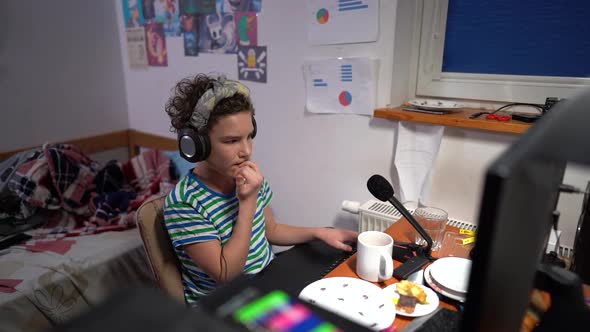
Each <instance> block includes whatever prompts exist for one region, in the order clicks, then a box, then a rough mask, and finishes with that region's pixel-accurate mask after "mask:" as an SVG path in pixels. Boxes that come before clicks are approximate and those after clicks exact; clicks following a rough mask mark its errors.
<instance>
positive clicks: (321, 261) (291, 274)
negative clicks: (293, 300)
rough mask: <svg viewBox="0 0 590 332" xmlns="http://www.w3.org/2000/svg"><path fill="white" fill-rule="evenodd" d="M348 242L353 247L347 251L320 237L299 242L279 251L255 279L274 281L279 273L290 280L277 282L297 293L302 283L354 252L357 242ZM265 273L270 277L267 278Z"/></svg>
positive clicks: (275, 281)
mask: <svg viewBox="0 0 590 332" xmlns="http://www.w3.org/2000/svg"><path fill="white" fill-rule="evenodd" d="M351 245H352V248H353V250H352V251H351V252H346V251H342V250H338V249H335V248H333V247H330V246H329V245H327V244H326V243H324V242H323V241H320V240H313V241H310V242H308V243H304V244H299V245H297V246H295V247H294V248H291V249H289V250H287V251H284V252H282V253H281V254H280V255H279V256H278V257H277V258H275V259H274V261H273V262H271V263H270V265H269V266H267V267H266V268H265V269H264V270H263V271H262V272H260V273H259V274H258V276H257V278H258V279H267V278H268V279H269V280H268V282H269V283H271V284H277V283H278V282H279V281H278V280H279V279H278V278H279V276H280V277H281V278H285V280H289V282H288V283H286V284H285V283H284V282H283V283H280V286H281V287H282V288H283V289H285V290H287V291H290V292H293V293H295V294H299V292H300V291H301V290H302V289H303V288H305V286H307V285H309V284H310V283H312V282H314V281H316V280H319V279H322V278H323V277H324V276H325V275H326V274H328V273H330V271H332V270H333V269H334V268H336V267H337V266H338V265H340V264H341V263H342V262H344V261H345V260H347V259H348V258H349V257H350V256H352V255H353V254H354V253H356V243H355V244H351ZM267 275H271V276H272V277H267ZM277 285H279V284H277Z"/></svg>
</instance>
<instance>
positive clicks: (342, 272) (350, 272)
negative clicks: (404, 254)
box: [324, 218, 459, 330]
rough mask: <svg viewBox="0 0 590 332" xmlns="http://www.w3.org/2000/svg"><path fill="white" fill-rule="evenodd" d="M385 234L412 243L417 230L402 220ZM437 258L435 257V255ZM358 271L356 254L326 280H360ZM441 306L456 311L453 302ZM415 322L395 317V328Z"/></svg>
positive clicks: (383, 285)
mask: <svg viewBox="0 0 590 332" xmlns="http://www.w3.org/2000/svg"><path fill="white" fill-rule="evenodd" d="M446 231H455V232H459V229H458V228H456V227H452V226H448V225H447V229H446ZM385 233H387V234H389V235H391V237H393V238H394V241H400V242H401V241H403V242H410V241H413V239H414V234H415V230H414V228H413V227H412V225H410V223H409V222H408V221H407V220H406V219H405V218H401V219H400V220H399V221H398V222H396V223H394V224H393V225H391V226H390V227H389V228H387V229H386V230H385ZM433 256H435V255H433ZM401 264H402V263H400V262H398V261H394V267H398V266H400V265H401ZM355 269H356V254H355V255H352V256H351V257H350V258H349V259H347V260H346V261H344V262H343V263H342V264H340V265H338V266H337V267H336V268H335V269H334V270H332V271H331V272H330V273H328V274H327V275H326V276H325V277H324V278H330V277H351V278H358V276H357V275H356V272H355ZM398 281H399V280H397V279H396V278H391V279H389V280H386V281H384V282H380V283H377V282H376V283H374V284H375V285H377V286H379V287H381V288H385V287H387V286H389V285H392V284H395V283H396V282H398ZM440 306H441V307H445V308H448V309H452V310H456V308H455V306H454V305H452V303H451V302H446V301H444V300H443V299H441V301H440ZM412 320H413V318H412V317H406V316H401V315H396V316H395V326H396V327H397V328H398V330H402V329H403V328H404V327H405V326H407V325H408V324H409V323H410V322H411V321H412Z"/></svg>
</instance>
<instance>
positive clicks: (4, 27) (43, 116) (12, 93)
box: [0, 0, 129, 151]
mask: <svg viewBox="0 0 590 332" xmlns="http://www.w3.org/2000/svg"><path fill="white" fill-rule="evenodd" d="M114 12H115V9H114V3H113V1H88V0H87V1H78V0H60V1H33V0H3V1H1V2H0V22H2V24H1V28H0V109H1V110H2V121H0V137H1V139H0V151H6V150H11V149H16V148H22V147H28V146H34V145H39V144H42V143H44V142H47V141H59V140H65V139H71V138H79V137H83V136H91V135H97V134H101V133H105V132H109V131H113V130H121V129H126V128H128V127H129V120H128V118H127V112H126V109H127V105H126V104H125V102H126V101H125V90H124V87H125V86H124V84H123V75H122V64H121V55H120V53H121V51H120V49H119V47H120V46H119V42H118V38H117V23H118V22H116V18H115V15H114Z"/></svg>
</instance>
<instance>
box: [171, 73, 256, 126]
mask: <svg viewBox="0 0 590 332" xmlns="http://www.w3.org/2000/svg"><path fill="white" fill-rule="evenodd" d="M217 81H218V78H215V77H212V76H208V75H205V74H197V75H196V76H194V77H186V78H184V79H182V80H180V81H179V82H178V83H177V84H176V85H175V86H174V88H173V89H172V90H173V94H172V96H171V97H170V98H169V99H168V101H167V102H166V107H165V109H164V110H165V111H166V113H168V115H169V116H170V131H172V132H176V133H177V132H179V131H180V130H181V129H182V128H184V127H186V126H188V125H189V123H190V119H191V116H192V114H193V111H194V109H195V105H196V104H197V101H198V100H199V98H201V96H202V95H203V94H204V93H205V92H206V91H207V90H209V89H212V88H213V85H214V84H215V82H217ZM239 112H252V116H254V107H253V106H252V101H251V100H250V98H249V97H246V96H244V95H243V94H241V93H236V94H235V95H233V96H231V97H228V98H224V99H222V100H221V101H220V102H219V103H217V105H215V108H214V109H213V111H212V112H211V115H210V116H209V121H208V122H207V127H206V128H204V129H203V130H202V132H201V133H204V132H207V131H208V130H209V129H210V128H211V127H212V126H213V125H215V124H216V123H217V121H218V120H219V118H221V117H223V116H226V115H229V114H235V113H239Z"/></svg>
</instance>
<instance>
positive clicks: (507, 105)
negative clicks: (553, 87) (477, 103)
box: [469, 103, 545, 119]
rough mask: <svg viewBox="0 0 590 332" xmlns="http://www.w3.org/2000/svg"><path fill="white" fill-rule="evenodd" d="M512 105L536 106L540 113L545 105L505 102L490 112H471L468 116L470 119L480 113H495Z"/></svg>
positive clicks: (478, 115)
mask: <svg viewBox="0 0 590 332" xmlns="http://www.w3.org/2000/svg"><path fill="white" fill-rule="evenodd" d="M513 106H531V107H536V108H538V109H539V110H540V111H541V114H543V112H544V111H545V105H541V104H531V103H510V104H506V105H504V106H501V107H499V108H497V109H496V110H494V111H492V112H487V111H484V112H477V113H473V114H471V115H470V116H469V118H470V119H475V118H478V117H480V116H481V115H484V114H496V113H498V112H500V111H501V110H503V109H506V108H510V107H513Z"/></svg>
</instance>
